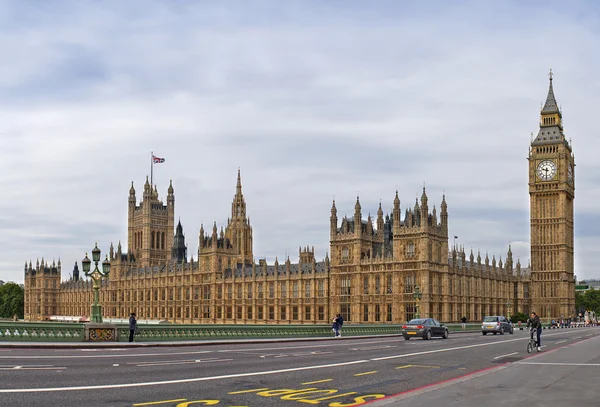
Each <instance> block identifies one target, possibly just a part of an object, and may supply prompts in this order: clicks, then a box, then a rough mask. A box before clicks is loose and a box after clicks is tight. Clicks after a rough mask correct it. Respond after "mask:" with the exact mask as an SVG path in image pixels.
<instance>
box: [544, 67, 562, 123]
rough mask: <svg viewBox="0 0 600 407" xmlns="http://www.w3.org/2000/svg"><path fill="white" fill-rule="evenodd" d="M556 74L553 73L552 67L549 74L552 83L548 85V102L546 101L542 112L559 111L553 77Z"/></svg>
mask: <svg viewBox="0 0 600 407" xmlns="http://www.w3.org/2000/svg"><path fill="white" fill-rule="evenodd" d="M553 76H554V74H553V73H552V69H550V73H549V74H548V78H550V85H549V87H548V96H546V103H544V107H543V108H542V114H544V113H559V114H560V110H559V109H558V104H557V103H556V97H554V88H553V87H552V77H553Z"/></svg>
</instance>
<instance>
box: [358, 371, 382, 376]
mask: <svg viewBox="0 0 600 407" xmlns="http://www.w3.org/2000/svg"><path fill="white" fill-rule="evenodd" d="M373 373H377V370H373V371H372V372H364V373H357V374H355V375H354V376H364V375H367V374H373Z"/></svg>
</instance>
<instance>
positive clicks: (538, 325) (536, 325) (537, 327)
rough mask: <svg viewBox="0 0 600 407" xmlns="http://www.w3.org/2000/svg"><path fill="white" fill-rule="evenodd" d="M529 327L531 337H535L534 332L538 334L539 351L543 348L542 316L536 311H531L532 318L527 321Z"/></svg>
mask: <svg viewBox="0 0 600 407" xmlns="http://www.w3.org/2000/svg"><path fill="white" fill-rule="evenodd" d="M527 327H528V328H529V327H531V337H532V338H533V332H534V331H535V332H536V336H537V351H538V352H539V351H541V350H542V322H541V321H540V317H538V315H537V314H536V313H535V312H532V313H531V318H530V319H529V321H528V323H527Z"/></svg>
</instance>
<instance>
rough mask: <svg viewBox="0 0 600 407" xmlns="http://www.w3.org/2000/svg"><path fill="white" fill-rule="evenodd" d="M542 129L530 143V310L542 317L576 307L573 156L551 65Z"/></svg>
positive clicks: (567, 313)
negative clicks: (564, 129) (566, 134)
mask: <svg viewBox="0 0 600 407" xmlns="http://www.w3.org/2000/svg"><path fill="white" fill-rule="evenodd" d="M549 77H550V87H549V89H548V96H547V98H546V103H545V104H544V107H543V108H542V111H541V114H540V116H541V117H540V130H539V132H538V134H537V137H536V138H535V139H534V140H533V141H532V142H531V146H530V148H529V157H528V160H529V205H530V225H531V289H530V293H531V311H534V312H536V313H537V314H538V315H539V316H540V317H541V318H543V319H546V318H548V319H552V318H560V317H564V318H567V317H571V316H573V314H574V313H575V311H576V310H575V275H574V250H573V240H574V239H573V200H574V198H575V173H574V168H575V157H574V155H573V152H572V149H571V145H570V143H569V142H568V141H567V139H566V138H565V135H564V133H563V123H562V113H561V111H560V109H559V107H558V104H557V103H556V98H555V97H554V89H553V87H552V71H550V74H549Z"/></svg>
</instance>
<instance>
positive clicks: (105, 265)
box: [81, 243, 110, 323]
mask: <svg viewBox="0 0 600 407" xmlns="http://www.w3.org/2000/svg"><path fill="white" fill-rule="evenodd" d="M92 260H93V261H94V270H93V271H91V272H90V268H91V267H90V266H91V264H92V261H91V260H90V259H88V256H87V253H86V254H85V258H84V259H83V260H81V266H82V267H83V272H84V273H85V275H86V276H88V277H90V278H91V279H92V282H93V283H94V285H93V288H94V303H93V304H92V316H91V318H90V321H91V322H97V323H102V306H101V305H100V304H98V290H99V289H100V283H101V282H102V278H104V277H106V276H108V274H109V273H110V261H108V256H106V260H104V261H103V262H102V271H100V269H98V262H100V249H98V243H96V246H95V247H94V249H93V250H92Z"/></svg>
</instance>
